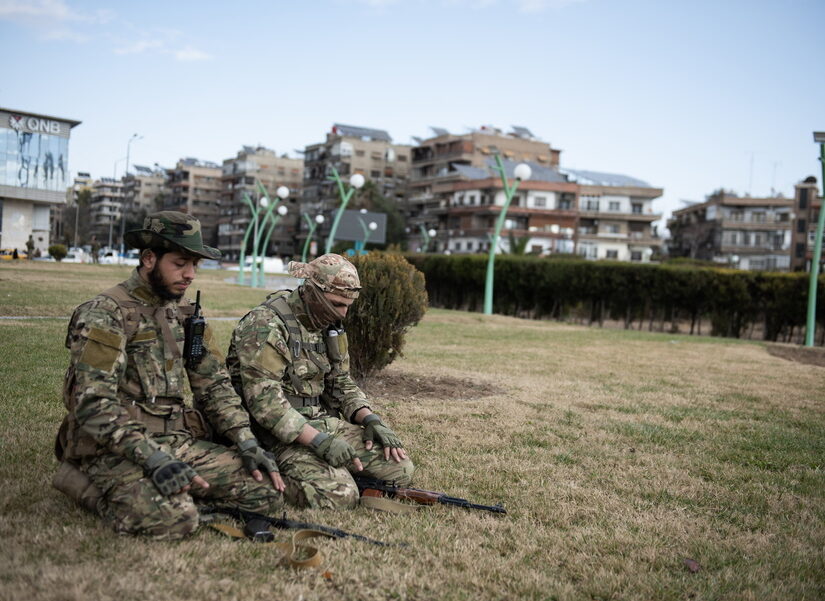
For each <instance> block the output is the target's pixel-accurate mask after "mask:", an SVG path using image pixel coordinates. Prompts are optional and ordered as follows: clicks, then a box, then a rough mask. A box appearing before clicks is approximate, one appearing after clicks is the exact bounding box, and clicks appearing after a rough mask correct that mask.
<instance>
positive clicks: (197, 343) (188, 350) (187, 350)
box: [183, 290, 206, 368]
mask: <svg viewBox="0 0 825 601" xmlns="http://www.w3.org/2000/svg"><path fill="white" fill-rule="evenodd" d="M183 331H184V342H183V360H184V362H185V364H186V367H189V368H194V367H197V366H198V363H200V360H201V358H202V357H203V353H204V349H203V333H204V332H205V331H206V320H205V319H204V318H203V315H201V291H200V290H198V293H197V295H196V296H195V312H194V313H193V314H192V316H191V317H187V318H186V321H184V322H183Z"/></svg>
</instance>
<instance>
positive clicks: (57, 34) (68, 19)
mask: <svg viewBox="0 0 825 601" xmlns="http://www.w3.org/2000/svg"><path fill="white" fill-rule="evenodd" d="M113 17H114V13H112V11H110V10H98V11H94V12H83V11H78V10H75V9H73V8H70V7H69V5H68V4H66V2H64V0H25V1H24V0H0V20H5V21H10V22H12V23H17V24H19V25H22V26H24V27H28V28H29V29H34V30H35V31H37V32H38V33H39V35H40V37H41V38H42V39H46V40H68V41H72V42H85V41H88V40H89V37H90V36H89V35H88V34H87V33H86V31H83V32H80V31H76V30H75V29H74V28H73V26H75V25H81V24H82V25H85V26H87V27H88V25H102V24H104V23H108V22H109V21H110V20H112V18H113Z"/></svg>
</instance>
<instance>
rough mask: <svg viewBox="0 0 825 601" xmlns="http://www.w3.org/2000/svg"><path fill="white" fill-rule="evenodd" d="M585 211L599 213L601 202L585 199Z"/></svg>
mask: <svg viewBox="0 0 825 601" xmlns="http://www.w3.org/2000/svg"><path fill="white" fill-rule="evenodd" d="M584 210H585V211H598V210H599V201H598V200H592V199H584Z"/></svg>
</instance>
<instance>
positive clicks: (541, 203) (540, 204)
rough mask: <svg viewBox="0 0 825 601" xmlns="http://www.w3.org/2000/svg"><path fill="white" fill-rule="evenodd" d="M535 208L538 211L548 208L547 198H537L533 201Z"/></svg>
mask: <svg viewBox="0 0 825 601" xmlns="http://www.w3.org/2000/svg"><path fill="white" fill-rule="evenodd" d="M533 206H535V207H536V208H537V209H543V208H545V207H546V206H547V197H546V196H536V197H535V199H533Z"/></svg>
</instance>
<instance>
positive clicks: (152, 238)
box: [123, 211, 221, 259]
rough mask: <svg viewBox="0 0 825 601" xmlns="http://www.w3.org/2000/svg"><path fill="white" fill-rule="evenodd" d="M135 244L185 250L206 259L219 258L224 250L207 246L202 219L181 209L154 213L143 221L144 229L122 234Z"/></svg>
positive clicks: (136, 245) (136, 246)
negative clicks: (202, 228) (182, 211)
mask: <svg viewBox="0 0 825 601" xmlns="http://www.w3.org/2000/svg"><path fill="white" fill-rule="evenodd" d="M123 239H124V240H125V242H126V244H128V245H129V246H133V247H134V248H141V249H142V248H165V249H168V250H175V251H181V250H183V251H185V252H188V253H190V254H193V255H197V256H199V257H203V258H205V259H220V258H221V251H219V250H218V249H217V248H212V247H211V246H204V244H203V237H202V236H201V222H200V221H198V220H197V219H195V218H194V217H192V216H191V215H187V214H185V213H179V212H178V211H161V212H160V213H152V214H150V215H149V216H148V217H146V219H145V220H144V221H143V229H142V230H132V231H131V232H127V233H126V235H125V236H124V237H123Z"/></svg>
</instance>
